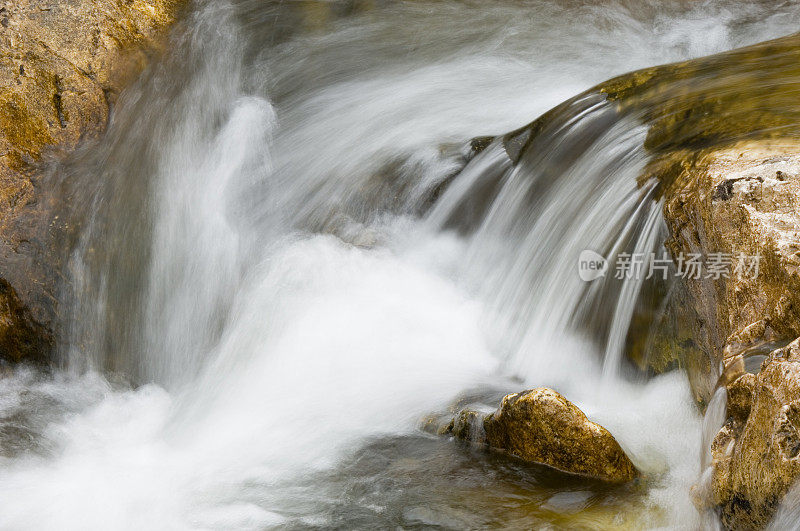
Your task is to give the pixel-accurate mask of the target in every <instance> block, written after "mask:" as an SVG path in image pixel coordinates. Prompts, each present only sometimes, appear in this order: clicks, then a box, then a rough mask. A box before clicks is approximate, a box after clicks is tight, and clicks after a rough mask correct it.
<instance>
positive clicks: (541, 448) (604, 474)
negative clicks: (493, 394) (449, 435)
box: [483, 387, 638, 482]
mask: <svg viewBox="0 0 800 531" xmlns="http://www.w3.org/2000/svg"><path fill="white" fill-rule="evenodd" d="M483 427H484V429H485V430H486V440H487V442H488V443H489V445H490V446H492V447H494V448H502V449H504V450H506V451H507V452H509V453H510V454H512V455H515V456H517V457H519V458H521V459H524V460H526V461H531V462H535V463H542V464H545V465H548V466H551V467H553V468H556V469H558V470H563V471H564V472H570V473H573V474H579V475H582V476H589V477H593V478H597V479H601V480H604V481H611V482H624V481H630V480H632V479H634V478H635V477H636V476H637V475H638V472H637V470H636V467H634V466H633V463H632V462H631V460H630V459H629V458H628V456H627V455H626V454H625V452H624V451H623V450H622V448H621V447H620V445H619V443H618V442H617V441H616V439H614V437H613V436H612V435H611V433H609V432H608V430H607V429H605V428H604V427H602V426H600V425H599V424H596V423H594V422H592V421H590V420H589V419H588V418H586V415H584V413H583V411H581V410H580V409H578V407H577V406H576V405H575V404H573V403H572V402H570V401H569V400H567V399H566V398H564V397H563V396H561V395H560V394H558V393H557V392H555V391H553V390H552V389H547V388H544V387H540V388H537V389H531V390H529V391H524V392H522V393H514V394H510V395H507V396H506V397H505V398H503V402H502V404H501V405H500V409H498V410H497V411H495V412H494V413H492V414H491V415H489V416H487V417H486V418H485V419H484V421H483Z"/></svg>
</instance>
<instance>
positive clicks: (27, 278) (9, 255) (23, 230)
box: [0, 0, 183, 361]
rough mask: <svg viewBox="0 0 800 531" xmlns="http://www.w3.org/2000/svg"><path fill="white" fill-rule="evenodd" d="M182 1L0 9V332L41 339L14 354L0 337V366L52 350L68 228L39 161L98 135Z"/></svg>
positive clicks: (25, 4)
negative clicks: (60, 241) (58, 252)
mask: <svg viewBox="0 0 800 531" xmlns="http://www.w3.org/2000/svg"><path fill="white" fill-rule="evenodd" d="M182 3H183V0H133V1H128V0H108V1H100V0H55V1H53V2H48V3H46V4H43V3H41V2H35V1H33V0H11V1H9V2H5V3H4V4H3V6H2V7H1V8H0V19H1V20H0V21H2V26H0V42H2V47H0V279H3V280H4V282H6V283H7V284H8V286H7V289H5V288H4V292H8V293H13V297H11V296H9V297H4V300H5V301H7V302H6V303H4V304H3V305H0V322H2V323H3V327H4V328H3V330H4V332H0V333H3V334H6V335H5V336H4V337H23V336H24V337H29V336H30V334H32V333H33V334H34V335H36V334H38V335H39V337H38V339H35V340H34V339H31V341H25V342H23V343H24V345H25V346H24V347H20V348H18V346H20V345H22V344H23V343H20V342H19V341H11V342H9V341H0V360H3V359H5V360H12V361H17V360H22V359H26V360H32V359H40V360H41V359H44V358H46V352H47V350H49V349H50V347H51V346H52V332H53V330H52V328H53V323H54V321H55V317H56V312H57V309H56V300H57V295H56V290H57V282H58V278H59V271H58V270H59V263H58V257H57V256H55V253H54V241H55V240H56V239H57V238H58V235H59V234H60V233H62V232H63V231H64V230H65V229H66V228H67V227H65V225H64V224H63V221H60V220H59V219H58V217H57V215H56V214H55V213H54V212H55V207H56V203H57V200H58V198H57V196H56V194H52V193H50V192H51V191H50V190H48V188H47V183H45V182H43V181H42V178H41V176H42V169H43V160H44V159H45V158H49V157H45V155H48V154H49V155H57V154H59V153H62V152H65V151H68V150H71V149H73V148H74V147H75V146H76V145H77V144H78V143H79V142H81V141H83V140H85V139H87V138H92V137H95V136H97V135H98V134H99V133H100V132H102V130H103V129H104V128H105V126H106V122H107V121H108V117H109V112H110V105H111V104H112V103H113V101H114V99H115V97H116V95H117V94H118V93H119V91H120V90H121V89H122V88H123V87H124V86H125V85H126V84H127V83H128V82H129V81H130V80H131V79H133V78H134V77H135V76H136V74H137V73H138V72H139V71H140V70H141V68H142V66H143V64H144V62H145V60H146V59H147V55H148V53H151V52H152V51H153V50H156V49H157V48H158V46H159V42H160V39H161V38H162V37H163V35H164V31H165V29H166V28H167V27H169V25H170V24H172V22H173V21H174V20H175V17H176V15H177V13H178V10H179V9H180V7H181V5H182ZM12 300H13V302H8V301H12ZM12 307H13V308H17V309H20V308H22V309H24V312H21V311H16V310H15V311H10V310H8V308H12ZM23 313H24V315H25V318H24V319H22V318H21V315H22V314H23ZM33 331H38V332H33Z"/></svg>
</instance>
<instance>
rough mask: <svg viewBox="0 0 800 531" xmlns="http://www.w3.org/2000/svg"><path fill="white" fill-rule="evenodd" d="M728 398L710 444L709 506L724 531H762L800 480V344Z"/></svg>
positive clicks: (741, 382)
mask: <svg viewBox="0 0 800 531" xmlns="http://www.w3.org/2000/svg"><path fill="white" fill-rule="evenodd" d="M728 395H729V396H730V397H732V398H733V401H732V402H733V403H732V404H731V405H729V408H728V411H729V413H730V418H729V419H728V422H727V423H726V425H725V426H724V427H723V428H722V430H720V433H719V434H717V437H716V438H715V439H714V443H713V445H712V456H713V457H714V463H713V466H714V469H713V480H712V492H713V503H714V504H715V505H716V506H718V508H719V510H720V515H721V518H722V522H723V524H724V525H725V526H726V527H727V528H730V529H757V528H763V527H765V526H766V525H767V524H768V523H769V521H770V519H771V518H772V516H773V515H774V513H775V510H776V509H777V507H778V504H779V503H780V500H781V499H782V498H783V496H784V495H785V494H786V493H787V492H788V490H789V488H790V487H791V486H792V485H793V484H794V483H795V481H796V480H797V479H798V477H800V340H798V341H795V342H793V343H792V344H790V345H789V346H787V347H784V348H782V349H777V350H775V351H774V352H772V353H771V354H770V355H769V357H768V358H767V359H766V360H765V361H764V364H763V366H762V368H761V370H760V372H759V373H758V374H757V375H753V374H745V375H743V376H741V377H740V378H738V379H737V380H736V381H735V382H733V383H732V384H731V385H730V386H729V387H728ZM731 406H733V407H731Z"/></svg>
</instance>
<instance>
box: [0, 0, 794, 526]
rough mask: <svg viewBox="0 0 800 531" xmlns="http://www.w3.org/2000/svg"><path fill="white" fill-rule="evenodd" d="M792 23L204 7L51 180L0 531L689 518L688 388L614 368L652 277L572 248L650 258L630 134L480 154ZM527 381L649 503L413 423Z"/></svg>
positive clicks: (705, 11)
mask: <svg viewBox="0 0 800 531" xmlns="http://www.w3.org/2000/svg"><path fill="white" fill-rule="evenodd" d="M798 22H800V9H798V5H797V4H796V3H794V2H784V3H779V4H776V3H774V2H756V1H749V2H739V1H735V2H734V1H711V0H709V1H706V2H683V1H679V0H675V1H674V2H654V1H653V2H643V1H636V2H634V1H630V2H615V1H609V2H602V3H600V4H598V5H589V4H588V3H586V2H579V1H567V0H564V1H552V2H551V1H539V0H537V1H530V2H522V1H507V2H492V3H491V4H487V3H486V2H478V1H474V2H473V1H459V2H456V1H431V2H426V1H414V2H393V1H384V2H377V1H376V2H369V1H357V2H356V1H353V2H317V1H294V2H261V1H258V2H256V1H254V0H238V1H237V0H234V1H231V2H207V3H203V2H200V3H198V4H196V5H195V6H194V7H193V9H192V12H191V14H190V15H189V16H188V17H187V20H185V21H184V23H183V24H182V25H181V26H180V27H178V28H177V29H176V31H175V34H174V36H173V42H172V44H171V47H170V50H171V51H170V52H169V53H168V54H167V55H166V56H165V57H164V58H162V59H161V60H160V61H159V62H158V63H157V64H155V65H153V66H152V67H151V68H150V69H149V70H148V72H147V73H146V75H145V76H144V77H143V79H142V80H141V81H140V82H139V83H138V84H137V85H136V86H134V87H132V88H131V89H130V90H129V91H127V92H126V93H125V94H124V95H123V97H122V98H121V100H120V102H119V105H118V107H117V108H116V109H115V113H114V116H113V119H112V122H111V124H110V127H109V129H108V132H107V134H106V136H105V138H104V139H103V140H102V141H101V142H100V143H98V144H96V145H91V146H85V147H84V148H82V150H81V151H80V152H78V153H76V154H75V155H74V156H73V157H72V158H71V159H70V160H68V161H65V162H64V163H62V164H60V165H59V166H58V167H57V168H54V170H53V171H54V178H57V179H58V180H59V182H60V183H62V187H63V188H62V190H63V193H64V194H65V195H66V196H68V197H69V198H70V199H71V205H72V211H70V212H69V213H68V214H67V215H69V216H70V219H71V220H72V221H73V224H74V225H75V226H77V227H79V231H78V232H77V235H76V238H75V241H74V242H71V243H72V245H71V247H70V248H71V251H72V254H71V260H70V269H69V277H70V281H71V287H70V289H69V290H65V294H64V300H65V301H69V304H70V308H69V311H68V312H65V313H66V314H68V316H67V317H65V323H64V326H65V328H66V329H67V333H66V340H65V342H64V346H63V352H62V358H63V367H62V368H61V369H60V370H59V371H57V373H56V374H55V375H52V376H45V375H39V374H36V373H34V372H31V371H29V370H25V369H19V370H18V371H17V372H16V373H15V374H13V375H11V376H9V377H6V378H3V379H0V449H1V450H2V451H1V452H0V455H1V456H2V457H0V500H3V508H2V510H0V528H4V529H27V528H36V529H82V530H83V529H234V528H235V529H263V528H269V527H273V526H281V527H284V528H289V529H291V528H315V527H318V528H325V527H342V528H363V529H374V528H388V527H395V526H402V527H411V528H413V527H430V526H440V527H443V528H452V529H465V528H476V527H501V526H505V527H516V528H531V527H537V526H545V525H553V526H561V527H572V528H574V527H581V528H590V529H598V528H613V527H621V526H638V527H656V526H667V527H681V526H682V527H687V528H697V527H698V526H700V525H702V521H701V515H699V514H698V513H697V511H696V510H695V508H694V506H693V504H692V502H691V500H690V487H691V485H692V484H694V483H695V482H696V481H697V480H698V478H699V475H700V473H701V455H702V451H701V450H702V449H701V439H702V433H701V432H702V423H701V418H700V415H699V413H698V412H697V409H696V407H695V405H694V403H693V399H692V397H691V395H690V392H689V389H688V384H687V383H686V381H685V380H686V378H685V376H684V375H683V374H681V373H680V372H678V371H673V372H671V373H667V374H664V375H661V376H657V377H653V378H650V379H644V378H633V377H630V371H629V370H627V369H626V368H625V367H624V341H625V336H626V334H627V332H628V327H629V324H630V320H631V318H632V314H633V312H634V306H635V302H636V299H637V295H638V293H639V290H640V289H641V282H637V281H634V280H630V281H625V282H623V283H621V284H618V285H614V286H612V285H611V284H609V283H608V282H606V281H601V282H597V283H594V284H586V283H584V282H582V281H581V280H580V278H579V277H578V276H577V272H576V265H577V256H578V255H579V253H580V252H581V251H582V250H584V249H593V250H596V251H598V252H600V253H601V254H604V255H606V256H608V255H609V254H611V253H615V252H618V251H620V250H622V249H628V250H635V251H639V252H650V251H651V250H657V249H659V248H660V245H661V243H662V239H663V233H662V223H661V219H660V203H659V202H658V198H657V197H656V194H655V193H654V186H655V185H654V183H645V184H644V185H641V186H640V185H639V183H637V177H639V175H640V174H641V172H642V169H643V168H644V167H645V165H646V163H647V161H648V153H647V151H646V150H645V148H644V144H645V142H646V137H647V128H646V127H645V125H644V124H642V123H640V121H639V120H637V119H635V118H634V117H625V116H620V115H619V113H618V112H617V111H616V110H615V109H614V107H613V106H612V105H611V104H609V103H608V102H607V101H606V100H605V99H604V98H603V97H602V96H600V95H598V94H595V95H587V96H583V97H581V98H580V99H578V100H576V101H574V102H573V105H574V109H577V110H575V111H574V112H570V113H568V115H567V118H566V119H565V120H563V121H561V122H556V125H557V127H556V129H555V130H553V131H551V132H550V133H549V134H548V135H546V136H544V137H543V139H542V141H541V145H538V146H537V147H536V149H528V150H527V151H526V152H525V153H524V154H523V155H522V158H521V159H520V160H512V159H511V158H509V156H508V154H507V153H506V151H504V149H503V146H502V143H501V142H500V141H499V140H496V141H495V142H494V143H492V144H491V145H489V146H488V147H487V148H486V149H484V150H483V151H482V152H481V153H479V154H477V155H474V154H473V153H471V152H470V149H469V140H470V139H471V138H473V137H476V136H479V135H497V134H502V133H505V132H507V131H510V130H514V129H516V128H519V127H521V126H523V125H524V124H526V123H528V122H530V121H531V120H532V119H534V118H536V117H537V116H539V115H541V114H542V113H544V112H546V111H547V110H548V109H550V108H551V107H553V106H555V105H557V104H559V103H561V102H563V101H565V100H567V99H569V98H571V97H573V96H576V95H577V94H579V93H581V92H582V91H584V90H586V89H588V88H590V87H591V86H592V85H594V84H596V83H598V82H600V81H602V80H604V79H606V78H609V77H611V76H613V75H617V74H621V73H624V72H627V71H630V70H633V69H636V68H641V67H646V66H651V65H654V64H661V63H666V62H671V61H677V60H683V59H689V58H693V57H698V56H702V55H707V54H713V53H717V52H721V51H724V50H728V49H732V48H735V47H739V46H744V45H748V44H753V43H756V42H759V41H762V40H765V39H769V38H773V37H778V36H781V35H785V34H788V33H790V32H792V31H794V30H795V29H796V28H797V24H798ZM473 155H474V156H473ZM609 282H610V281H609ZM610 286H611V287H610ZM534 386H552V387H554V388H556V389H557V390H559V391H560V392H561V393H563V394H564V395H565V396H567V397H568V398H570V400H573V401H575V403H576V404H577V405H579V406H580V407H581V408H582V409H583V410H584V411H585V412H586V413H587V415H588V416H590V417H591V418H592V419H593V420H596V421H597V422H599V423H601V424H602V425H604V426H606V427H607V428H608V429H609V430H610V431H611V432H612V433H613V434H614V436H615V437H616V438H617V439H618V440H619V441H620V443H621V444H622V446H623V447H624V448H625V449H626V450H627V451H628V452H629V454H630V455H631V457H632V459H633V460H634V461H635V463H636V465H637V466H639V467H640V468H641V469H642V470H643V471H644V472H645V473H646V475H647V477H646V479H645V480H644V481H642V482H641V483H637V484H635V485H629V486H625V487H617V488H610V487H606V486H601V485H592V484H590V485H586V484H583V483H580V482H578V483H574V482H571V481H569V480H567V479H565V478H563V477H558V476H556V477H552V473H550V472H548V471H546V470H540V469H537V468H535V467H525V466H522V465H520V464H519V463H516V462H514V461H512V460H510V459H506V458H503V457H502V456H496V455H489V454H483V453H480V452H475V451H472V450H469V449H463V448H459V447H456V446H455V445H453V444H452V443H450V442H448V441H439V440H433V439H430V438H428V437H427V436H425V435H423V434H421V433H420V432H419V431H418V430H417V422H418V421H419V419H420V417H421V416H422V415H424V414H425V413H428V412H431V411H435V410H439V409H442V408H444V407H446V406H447V405H448V404H449V403H451V402H452V401H453V400H454V399H455V398H456V397H458V396H459V394H461V393H463V392H466V391H469V390H473V389H476V388H477V389H482V390H483V391H484V392H486V393H487V394H488V395H491V396H492V397H495V398H496V397H497V396H499V395H501V394H502V393H503V392H507V391H518V390H521V389H523V388H526V387H534Z"/></svg>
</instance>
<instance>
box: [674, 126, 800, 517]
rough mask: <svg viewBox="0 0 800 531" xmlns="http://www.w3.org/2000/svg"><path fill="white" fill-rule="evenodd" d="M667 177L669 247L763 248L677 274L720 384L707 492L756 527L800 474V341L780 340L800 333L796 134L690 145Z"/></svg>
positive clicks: (705, 252) (724, 512)
mask: <svg viewBox="0 0 800 531" xmlns="http://www.w3.org/2000/svg"><path fill="white" fill-rule="evenodd" d="M674 177H675V180H674V182H673V184H672V185H671V187H670V188H669V190H668V192H667V193H666V194H665V203H664V215H665V219H666V221H667V225H668V227H669V230H670V240H669V241H668V246H669V247H670V249H671V251H672V253H673V255H674V256H675V257H678V256H680V255H681V254H684V255H686V254H688V253H697V254H700V255H702V256H703V257H708V256H709V255H710V254H711V253H724V254H726V255H728V256H733V257H735V256H738V255H740V254H743V255H746V256H757V257H759V259H758V271H757V274H754V273H756V272H755V271H750V272H749V273H745V272H736V271H734V270H733V268H732V269H731V273H730V274H729V275H725V276H721V277H719V278H714V277H713V276H712V277H709V276H707V275H705V274H704V275H701V276H700V277H699V278H691V277H689V278H686V279H685V280H684V282H685V284H686V287H687V289H688V291H689V293H690V299H691V302H692V306H693V308H694V310H695V312H696V314H697V320H696V321H695V330H694V337H695V340H696V341H697V342H698V343H699V344H700V345H701V346H702V348H703V349H704V350H705V351H707V352H709V353H710V355H711V356H712V357H713V358H714V359H715V360H716V362H717V363H718V364H719V365H720V366H721V367H722V371H721V376H720V378H719V380H718V385H721V386H725V387H726V389H727V421H726V423H725V425H724V426H723V427H722V429H721V430H720V431H719V433H718V434H717V436H716V438H715V439H714V442H713V444H712V457H713V461H712V467H713V470H712V488H711V500H709V502H710V503H711V505H713V506H715V507H716V508H717V510H718V511H719V513H720V515H721V518H722V522H723V524H724V525H725V527H727V528H730V529H753V528H763V527H764V526H766V525H767V523H768V522H769V520H770V519H771V517H772V516H773V514H774V512H775V510H776V508H777V506H778V505H779V503H780V501H781V499H782V497H783V496H784V495H785V494H786V492H787V491H788V489H789V487H790V486H791V485H792V484H793V483H794V481H795V480H797V479H798V478H800V460H798V459H797V457H798V452H800V432H798V429H800V401H799V400H800V364H799V362H800V356H798V342H797V341H794V342H793V343H791V344H790V345H789V346H788V347H784V348H782V347H781V346H782V345H786V344H787V343H789V342H790V341H793V340H795V339H796V338H797V337H798V336H800V276H798V266H800V208H798V207H800V143H798V142H797V141H795V140H792V139H783V140H776V139H761V140H749V141H741V142H737V143H734V144H732V145H730V146H727V147H724V148H719V149H716V150H711V151H707V152H702V153H698V154H696V155H695V156H694V157H691V158H689V159H687V160H686V162H685V164H684V165H683V167H682V169H681V171H680V172H679V173H678V174H677V175H676V176H674ZM734 263H735V260H734ZM765 355H766V356H767V358H766V360H764V361H763V364H762V363H761V360H762V359H763V358H764V356H765ZM748 370H749V371H751V372H748Z"/></svg>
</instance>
